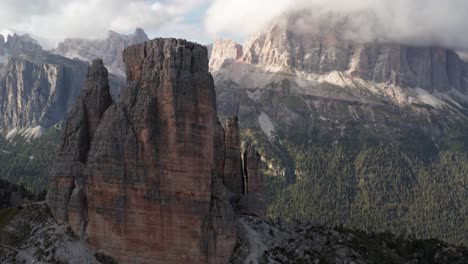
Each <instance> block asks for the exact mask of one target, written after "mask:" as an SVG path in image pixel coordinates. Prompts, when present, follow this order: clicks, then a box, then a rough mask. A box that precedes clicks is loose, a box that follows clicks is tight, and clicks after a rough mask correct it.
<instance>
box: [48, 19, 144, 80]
mask: <svg viewBox="0 0 468 264" xmlns="http://www.w3.org/2000/svg"><path fill="white" fill-rule="evenodd" d="M148 40H149V39H148V36H147V35H146V33H145V32H144V30H143V29H141V28H137V29H135V32H134V33H133V34H129V35H123V34H119V33H117V32H114V31H109V32H108V35H107V37H106V38H105V39H99V40H90V39H83V38H68V39H65V40H64V41H63V42H61V43H59V45H58V47H57V49H55V50H54V51H53V52H54V53H56V54H59V55H62V56H65V57H68V58H71V59H74V58H77V59H80V60H84V61H89V62H91V61H92V60H94V59H97V58H102V59H103V61H104V64H105V65H106V67H108V68H109V72H111V73H113V74H116V75H119V76H122V77H125V64H124V62H123V59H122V52H123V50H124V49H125V48H126V47H128V46H131V45H134V44H139V43H143V42H145V41H148Z"/></svg>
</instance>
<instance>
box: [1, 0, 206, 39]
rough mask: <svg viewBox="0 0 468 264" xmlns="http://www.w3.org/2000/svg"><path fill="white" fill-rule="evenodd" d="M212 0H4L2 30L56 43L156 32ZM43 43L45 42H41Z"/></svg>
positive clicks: (182, 21)
mask: <svg viewBox="0 0 468 264" xmlns="http://www.w3.org/2000/svg"><path fill="white" fill-rule="evenodd" d="M208 1H209V0H183V1H182V0H152V1H149V0H2V1H1V2H0V30H1V31H6V30H10V31H14V32H19V33H30V34H32V35H34V36H36V37H37V36H38V37H40V38H45V39H48V40H49V41H51V42H52V43H54V44H56V43H57V42H58V41H61V40H63V39H64V38H66V37H83V38H101V37H104V36H105V34H106V33H107V31H108V30H114V31H117V32H121V33H128V32H133V30H134V29H135V28H136V27H142V28H144V29H145V30H147V31H150V32H155V33H157V31H158V29H159V28H161V27H163V26H168V25H171V24H173V25H174V27H181V25H180V24H183V23H184V19H183V17H184V16H186V15H187V13H189V12H191V10H193V9H194V8H196V7H198V6H200V5H203V4H205V3H207V2H208ZM42 43H43V44H44V43H45V41H42Z"/></svg>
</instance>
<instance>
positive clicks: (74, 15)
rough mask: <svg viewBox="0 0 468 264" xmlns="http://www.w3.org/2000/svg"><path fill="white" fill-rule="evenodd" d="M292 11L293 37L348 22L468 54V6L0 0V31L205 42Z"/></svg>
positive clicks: (284, 0) (414, 1)
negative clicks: (297, 14)
mask: <svg viewBox="0 0 468 264" xmlns="http://www.w3.org/2000/svg"><path fill="white" fill-rule="evenodd" d="M298 10H302V11H303V13H302V15H303V17H301V18H300V19H297V21H295V23H296V24H295V25H294V29H295V30H301V29H302V30H309V31H310V30H311V29H313V27H314V26H317V24H320V23H324V24H327V23H328V24H330V23H333V21H335V22H336V21H339V19H336V18H337V17H338V18H340V17H347V27H348V29H349V30H348V32H347V33H346V34H348V35H349V36H351V37H353V38H356V39H361V40H368V39H380V40H385V41H395V42H404V43H411V44H421V45H442V46H447V47H452V48H458V49H460V50H465V51H467V50H468V27H466V25H467V24H468V15H467V14H468V1H466V0H444V1H441V0H1V1H0V32H6V31H7V30H9V31H14V32H18V33H30V34H31V35H32V36H34V37H35V38H38V40H39V41H40V42H41V43H42V44H45V43H48V42H50V43H52V44H49V45H48V46H49V47H50V45H55V44H56V43H57V42H59V41H61V40H63V39H64V38H65V37H82V38H100V37H103V36H105V34H106V33H107V31H108V30H114V31H117V32H120V33H130V32H133V30H134V29H135V28H136V27H142V28H144V29H145V30H146V31H147V32H148V33H149V35H150V36H153V37H156V36H175V37H183V38H187V39H191V40H195V41H199V42H205V43H206V42H208V41H209V40H210V39H214V38H215V37H216V36H219V35H221V36H230V37H232V38H234V39H237V40H243V39H246V38H247V37H248V35H251V34H253V33H255V32H257V31H259V30H260V29H262V28H263V27H265V25H267V24H268V23H269V22H270V21H272V20H275V19H278V17H279V16H280V15H281V14H283V13H284V12H293V11H298ZM364 10H365V11H366V12H363V11H364ZM330 14H334V15H333V17H335V19H332V16H330ZM46 40H47V41H46Z"/></svg>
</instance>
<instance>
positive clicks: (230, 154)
mask: <svg viewBox="0 0 468 264" xmlns="http://www.w3.org/2000/svg"><path fill="white" fill-rule="evenodd" d="M224 129H225V139H224V143H225V147H226V158H225V164H224V185H225V186H226V187H227V188H228V189H229V190H230V191H231V192H233V193H239V194H244V193H245V182H244V176H243V173H242V157H241V147H240V136H239V122H238V118H237V116H232V117H228V118H227V119H226V125H225V128H224Z"/></svg>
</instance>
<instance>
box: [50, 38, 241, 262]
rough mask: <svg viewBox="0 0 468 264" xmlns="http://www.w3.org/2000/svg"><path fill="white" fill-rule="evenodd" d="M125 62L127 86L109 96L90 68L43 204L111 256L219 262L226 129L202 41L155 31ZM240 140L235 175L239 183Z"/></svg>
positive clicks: (231, 231)
mask: <svg viewBox="0 0 468 264" xmlns="http://www.w3.org/2000/svg"><path fill="white" fill-rule="evenodd" d="M124 60H125V63H126V66H127V77H128V88H127V89H126V90H125V92H124V93H123V94H122V96H121V98H120V101H119V102H117V103H113V104H112V100H111V98H110V96H109V87H108V84H107V81H106V75H107V73H106V70H105V68H104V67H103V64H102V61H96V62H94V63H93V66H92V67H91V68H90V70H89V73H88V81H87V82H86V86H85V88H84V90H83V91H82V94H81V96H80V97H79V100H78V101H77V103H76V105H75V108H74V109H73V111H72V112H71V114H70V116H69V118H68V119H67V123H66V128H65V135H64V139H63V143H62V145H61V147H60V149H59V152H58V154H57V162H56V165H55V167H54V172H53V175H52V179H51V181H50V186H49V193H48V195H47V203H48V204H49V206H50V208H51V209H52V211H53V213H54V216H55V218H56V220H57V221H58V222H59V223H69V224H70V225H71V227H72V229H73V230H74V231H75V233H77V234H79V236H80V237H82V238H83V239H85V240H86V241H87V242H88V243H89V244H90V245H91V246H92V247H93V248H95V249H102V250H103V251H104V252H105V253H107V254H109V255H111V256H113V257H115V258H116V259H117V260H118V261H119V263H154V262H155V261H157V262H158V263H226V262H227V261H228V259H229V257H230V256H231V254H232V252H233V250H234V246H235V244H236V228H235V223H234V215H235V212H234V210H233V208H232V206H231V204H230V203H229V202H228V198H227V193H229V191H227V190H225V187H224V184H223V182H226V181H225V178H224V173H225V164H228V162H227V160H228V159H229V157H228V155H226V154H225V152H227V153H229V151H227V149H228V146H227V139H228V138H230V137H231V136H230V135H229V132H226V139H225V136H224V135H225V132H224V129H223V128H222V126H221V125H220V124H219V122H218V121H217V115H216V101H215V91H214V85H213V80H212V77H211V75H210V74H209V72H208V59H207V50H206V48H204V47H202V46H200V45H197V44H194V43H190V42H187V41H184V40H177V39H155V40H153V41H150V42H146V43H145V44H140V45H135V46H132V47H129V48H128V49H126V50H125V52H124ZM235 119H236V120H237V118H235ZM228 130H229V129H228ZM234 133H237V135H232V138H237V139H238V138H239V134H238V133H239V131H238V130H237V131H235V132H234ZM239 144H240V142H239V141H238V140H237V141H236V142H235V146H233V147H234V148H236V149H237V150H238V151H236V153H235V154H236V155H237V158H238V175H237V178H236V179H233V181H237V183H236V184H238V185H239V184H241V186H242V185H243V183H244V175H243V173H242V163H241V156H240V145H239ZM225 157H226V158H225ZM236 172H237V171H236ZM244 192H245V191H244V189H242V190H239V191H236V192H235V194H236V195H240V196H242V195H243V193H244ZM234 206H236V204H234Z"/></svg>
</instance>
